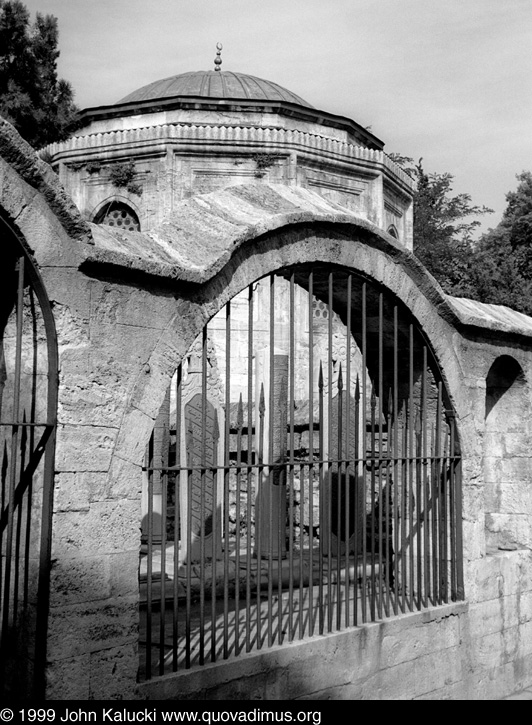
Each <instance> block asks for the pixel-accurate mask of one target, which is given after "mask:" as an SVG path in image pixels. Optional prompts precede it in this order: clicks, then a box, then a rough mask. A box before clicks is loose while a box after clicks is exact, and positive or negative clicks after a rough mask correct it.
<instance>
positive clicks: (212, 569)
mask: <svg viewBox="0 0 532 725" xmlns="http://www.w3.org/2000/svg"><path fill="white" fill-rule="evenodd" d="M172 552H173V547H170V546H169V547H168V548H167V557H166V560H165V566H164V567H162V569H163V572H161V566H160V550H159V562H157V561H155V564H154V562H153V561H152V568H153V569H154V571H152V572H151V577H150V578H149V579H148V577H147V564H148V562H147V557H146V556H143V557H142V560H141V569H140V578H141V617H140V640H139V642H140V670H139V676H140V680H141V681H143V680H146V679H150V678H152V677H156V676H159V675H163V674H168V673H171V672H175V671H179V670H183V669H189V668H192V667H196V666H200V665H203V664H207V663H209V662H217V661H220V660H224V659H231V658H234V657H236V656H238V655H240V654H242V653H246V652H253V651H257V650H260V649H264V648H267V647H270V646H273V645H278V644H282V643H285V642H292V641H297V640H301V639H306V638H308V637H311V636H313V635H319V634H326V633H329V632H338V631H342V630H345V629H347V628H349V627H353V626H358V625H361V624H364V623H366V622H375V621H379V620H382V619H385V618H388V617H393V616H394V615H396V614H401V613H405V612H411V611H418V610H421V609H423V608H426V607H427V606H430V605H431V604H438V603H443V602H444V601H448V598H447V596H446V595H445V596H444V597H441V598H440V599H439V601H432V600H431V599H430V598H428V597H427V596H426V595H422V596H418V593H417V591H416V587H415V584H414V585H413V587H412V588H411V589H410V591H409V590H408V588H407V587H405V588H404V591H398V590H397V589H396V587H395V586H394V584H393V583H391V582H390V580H389V577H387V576H386V570H387V566H386V564H387V562H386V560H385V557H384V556H383V557H381V559H380V561H379V557H378V556H376V557H375V558H374V563H371V562H369V560H366V564H365V565H364V564H363V562H362V558H359V559H357V560H355V558H354V557H353V556H351V557H347V558H346V557H333V556H327V555H325V556H322V557H319V556H318V555H317V554H318V552H317V551H315V552H314V553H313V555H311V554H310V552H309V551H308V550H306V551H304V552H298V553H297V554H294V555H293V556H288V557H287V558H286V559H282V560H279V559H270V560H268V559H263V560H261V562H260V567H259V565H258V560H257V559H256V558H253V557H251V558H249V557H247V552H246V551H242V552H241V554H240V556H239V557H238V559H237V557H235V556H234V552H233V555H232V556H231V558H230V559H229V560H228V561H225V562H224V561H223V560H222V561H217V562H216V564H215V565H213V562H209V564H208V565H206V566H204V567H202V570H203V573H202V574H201V575H200V567H199V566H197V565H196V566H194V567H192V566H191V567H189V568H188V572H187V571H186V569H187V567H182V568H181V569H182V572H181V573H183V574H184V577H185V578H184V579H181V578H179V577H177V578H176V577H174V561H173V553H172ZM178 569H179V568H178ZM237 570H240V586H239V587H236V586H235V582H236V571H237ZM388 571H390V565H389V562H388ZM200 576H201V581H200ZM187 592H189V594H188V595H187ZM213 592H214V593H215V596H214V597H213V596H212V594H213ZM162 601H164V602H165V606H164V607H162V606H161V602H162Z"/></svg>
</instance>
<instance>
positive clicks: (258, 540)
mask: <svg viewBox="0 0 532 725" xmlns="http://www.w3.org/2000/svg"><path fill="white" fill-rule="evenodd" d="M265 408H266V404H265V402H264V383H261V386H260V399H259V444H258V451H259V455H258V463H259V466H258V475H257V497H256V499H255V502H256V503H255V540H256V544H255V548H256V551H257V649H261V647H262V612H261V599H260V592H261V587H262V581H261V579H262V554H261V535H262V525H261V516H262V512H261V510H260V503H259V501H260V495H261V488H262V486H263V485H264V482H263V480H262V479H263V476H264V413H265Z"/></svg>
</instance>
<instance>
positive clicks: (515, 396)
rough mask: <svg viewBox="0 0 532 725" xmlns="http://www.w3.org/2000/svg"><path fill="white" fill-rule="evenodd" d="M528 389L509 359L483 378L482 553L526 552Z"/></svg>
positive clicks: (529, 539) (530, 543)
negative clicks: (484, 500) (483, 546)
mask: <svg viewBox="0 0 532 725" xmlns="http://www.w3.org/2000/svg"><path fill="white" fill-rule="evenodd" d="M529 397H530V390H529V384H528V382H527V380H526V378H525V375H524V372H523V370H522V368H521V366H520V365H519V363H518V362H517V360H515V359H514V358H513V357H510V356H509V355H502V356H501V357H499V358H497V359H496V360H495V362H494V363H493V364H492V366H491V368H490V370H489V373H488V375H487V378H486V402H485V435H484V481H485V497H486V546H487V551H488V552H494V551H496V550H503V551H508V550H510V551H511V550H515V549H522V548H525V549H530V548H532V533H531V532H530V527H529V524H528V518H527V517H528V516H529V514H530V511H529V510H528V508H529V507H528V506H527V501H528V500H529V499H530V491H531V485H532V480H531V469H530V464H531V462H532V461H531V447H530V413H531V411H530V400H529Z"/></svg>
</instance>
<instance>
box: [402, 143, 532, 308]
mask: <svg viewBox="0 0 532 725" xmlns="http://www.w3.org/2000/svg"><path fill="white" fill-rule="evenodd" d="M392 158H393V159H394V161H396V163H398V164H399V165H400V166H402V167H403V168H404V169H405V170H406V171H407V172H408V173H409V174H410V175H411V176H412V177H413V178H414V179H415V180H416V182H417V188H416V191H415V193H414V253H415V254H416V256H417V257H418V258H419V259H420V260H421V261H422V262H423V264H424V265H425V266H426V267H427V269H428V270H429V271H430V272H431V273H432V274H433V275H434V277H435V278H436V279H437V280H438V282H439V283H440V284H441V286H442V287H443V289H444V291H445V292H447V293H448V294H452V295H455V296H457V297H470V298H472V299H475V300H478V301H480V302H488V303H491V304H500V305H507V306H509V307H512V308H513V309H515V310H518V311H520V312H524V313H526V314H529V315H532V173H531V172H530V171H523V172H522V173H521V174H518V175H517V180H518V187H517V190H516V191H511V192H509V193H508V194H507V195H506V201H507V207H506V210H505V211H504V214H503V217H502V220H501V222H500V224H498V225H497V226H496V227H495V228H494V229H490V230H489V231H488V232H486V233H485V234H483V235H482V236H481V237H480V238H479V239H478V240H477V241H475V240H474V232H475V230H476V229H477V228H478V226H479V225H480V221H479V220H478V217H479V216H481V215H484V214H487V213H490V212H491V209H488V208H486V207H485V206H476V205H474V204H472V201H471V196H470V195H469V194H457V195H453V194H452V184H453V176H452V175H451V174H449V173H445V174H433V173H427V172H426V171H425V169H424V168H423V164H422V160H420V161H419V162H418V163H417V164H415V163H414V162H413V160H412V159H411V158H409V157H407V156H399V155H397V154H394V155H392ZM475 217H476V218H475Z"/></svg>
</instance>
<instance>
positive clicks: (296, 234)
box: [114, 219, 467, 469]
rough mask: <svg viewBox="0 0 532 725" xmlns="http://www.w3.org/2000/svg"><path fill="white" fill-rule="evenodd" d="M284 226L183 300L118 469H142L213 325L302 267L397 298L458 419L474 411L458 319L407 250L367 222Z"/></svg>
mask: <svg viewBox="0 0 532 725" xmlns="http://www.w3.org/2000/svg"><path fill="white" fill-rule="evenodd" d="M283 221H284V224H285V226H281V227H280V228H278V229H274V230H272V231H270V232H268V233H266V234H264V235H262V236H258V237H255V238H252V239H247V240H246V241H245V242H240V243H239V246H238V248H237V249H236V251H234V253H233V254H232V256H231V257H230V259H229V260H228V261H227V262H226V264H225V265H218V264H215V265H213V273H212V276H209V277H208V278H207V279H206V280H205V282H204V283H203V284H201V285H197V286H196V285H195V286H194V287H193V288H192V290H191V292H190V294H189V295H187V297H186V298H185V299H182V300H181V301H180V302H179V303H178V305H177V309H176V313H175V315H174V317H173V318H172V320H171V321H170V322H169V323H168V325H167V326H166V328H165V330H164V331H163V333H162V334H161V336H160V338H159V341H158V343H157V345H156V347H155V348H154V350H153V352H152V354H151V356H150V358H149V359H148V360H147V361H146V365H145V368H144V369H143V370H142V371H141V372H140V373H139V375H138V376H137V380H136V382H135V383H134V384H133V392H132V395H131V396H130V399H129V401H130V402H129V406H128V409H126V411H125V413H124V419H123V424H122V426H121V429H120V432H119V435H118V438H117V442H116V446H115V449H114V450H115V456H116V461H115V463H116V465H117V466H118V468H120V469H121V468H122V467H123V461H129V462H130V463H131V464H135V465H137V466H138V465H141V462H142V458H143V456H144V450H145V445H146V441H147V440H148V438H149V435H150V433H151V429H152V427H153V424H154V421H155V419H156V417H157V413H158V411H159V409H160V407H161V404H162V402H163V398H164V395H165V394H166V391H167V389H168V385H169V383H170V380H171V377H172V375H173V373H174V371H175V369H176V366H177V365H178V364H179V362H180V361H181V360H182V358H183V356H184V355H185V354H186V352H187V350H188V349H189V348H190V346H191V345H192V343H193V341H194V340H195V339H196V337H197V336H198V335H199V334H200V332H201V330H202V328H203V326H204V325H205V324H206V323H207V322H208V320H209V319H210V318H211V317H213V316H214V315H215V314H216V313H217V312H219V311H220V310H221V309H222V308H223V306H224V305H225V304H226V303H227V302H228V301H229V300H230V299H231V298H232V297H234V296H235V295H236V294H238V293H239V292H241V291H242V290H243V289H245V288H246V287H247V286H248V285H249V284H251V283H253V282H254V281H256V280H257V279H260V278H261V277H263V276H265V275H266V274H269V273H273V272H276V271H277V270H279V269H282V268H284V267H289V266H293V265H295V264H299V263H302V262H308V263H318V262H323V263H331V264H334V265H337V266H339V267H344V268H346V269H353V270H354V271H357V272H359V273H361V274H363V275H367V276H368V278H369V279H372V280H373V281H375V282H377V283H380V284H382V285H383V287H384V288H385V289H388V290H389V291H390V292H392V293H393V294H395V295H396V296H397V298H398V299H399V300H400V301H401V302H403V303H404V304H405V305H406V307H408V308H409V309H410V311H411V312H412V315H413V317H414V318H415V319H416V320H417V321H418V323H419V325H420V327H421V329H422V330H423V331H424V334H425V336H426V338H427V340H428V342H429V343H430V345H431V347H432V349H433V350H434V354H435V356H436V359H437V360H438V363H439V365H440V368H441V370H442V373H443V376H444V382H445V387H446V389H447V390H448V392H449V395H450V397H451V399H452V403H453V406H454V408H455V410H456V413H457V416H458V420H460V418H461V415H462V413H464V414H465V413H466V412H467V406H466V402H465V401H464V400H463V396H461V391H462V371H461V368H460V364H459V361H458V357H457V355H456V352H455V350H454V347H453V345H452V342H451V335H452V330H453V325H454V324H455V323H456V322H457V321H458V318H457V316H456V314H455V312H454V311H453V309H452V308H451V306H450V305H449V304H448V302H447V300H446V298H445V297H444V296H443V295H442V293H441V291H440V290H439V289H438V288H437V287H435V285H434V282H433V281H432V279H431V278H430V276H429V275H428V274H427V273H426V271H425V270H424V268H423V267H422V266H421V265H420V263H419V262H418V261H417V260H416V259H415V258H414V257H413V256H412V255H411V254H409V253H408V252H407V251H406V250H404V248H399V247H397V248H396V247H393V246H392V245H391V244H389V243H388V242H387V241H386V239H385V237H384V235H383V234H382V232H379V231H378V230H377V229H376V228H375V231H373V229H371V230H368V227H369V226H371V225H369V224H368V223H367V222H366V221H364V220H360V224H359V225H358V224H357V225H352V226H351V227H347V228H346V226H345V225H344V224H338V225H335V224H334V223H329V224H326V225H324V224H321V225H320V226H319V227H313V226H312V224H309V221H310V220H308V219H306V220H305V223H301V224H298V225H295V226H294V227H292V226H290V224H289V223H288V224H286V223H287V220H283ZM462 406H464V407H463V410H462ZM464 444H465V445H467V442H466V440H464V441H463V442H462V445H464Z"/></svg>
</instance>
